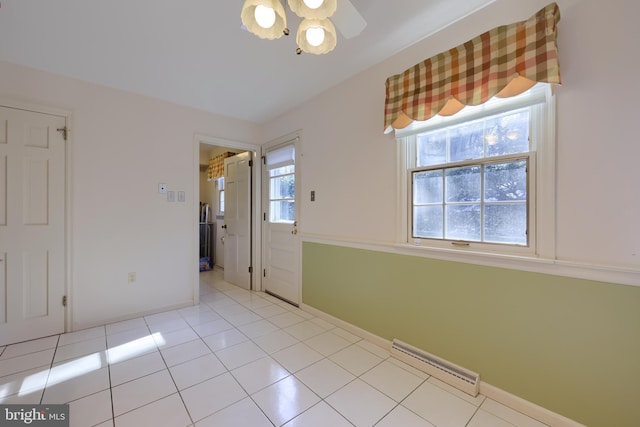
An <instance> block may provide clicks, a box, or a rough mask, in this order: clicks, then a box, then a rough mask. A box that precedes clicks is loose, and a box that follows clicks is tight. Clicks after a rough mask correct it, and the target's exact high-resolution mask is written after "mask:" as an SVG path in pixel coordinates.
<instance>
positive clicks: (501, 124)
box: [485, 109, 529, 157]
mask: <svg viewBox="0 0 640 427" xmlns="http://www.w3.org/2000/svg"><path fill="white" fill-rule="evenodd" d="M485 140H486V141H487V157H490V156H502V155H504V154H513V153H525V152H527V151H529V110H528V109H526V110H519V111H516V112H510V113H506V114H501V115H499V116H494V117H491V118H489V119H488V120H487V127H486V131H485Z"/></svg>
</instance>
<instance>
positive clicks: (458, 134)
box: [449, 120, 484, 162]
mask: <svg viewBox="0 0 640 427" xmlns="http://www.w3.org/2000/svg"><path fill="white" fill-rule="evenodd" d="M483 134H484V132H483V121H482V120H476V121H474V122H470V123H466V124H464V125H460V126H455V127H453V128H450V131H449V139H450V143H449V150H450V153H449V161H450V162H459V161H461V160H467V159H478V158H481V157H484V140H483V136H484V135H483Z"/></svg>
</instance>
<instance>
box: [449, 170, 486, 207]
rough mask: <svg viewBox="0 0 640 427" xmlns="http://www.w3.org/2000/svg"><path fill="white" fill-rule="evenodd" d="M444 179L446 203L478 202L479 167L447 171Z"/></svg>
mask: <svg viewBox="0 0 640 427" xmlns="http://www.w3.org/2000/svg"><path fill="white" fill-rule="evenodd" d="M445 177H446V178H445V180H446V182H445V191H446V201H447V202H479V201H480V185H481V183H480V181H481V180H480V166H467V167H463V168H451V169H447V170H446V172H445Z"/></svg>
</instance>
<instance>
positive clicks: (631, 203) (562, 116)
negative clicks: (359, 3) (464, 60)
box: [265, 0, 640, 269]
mask: <svg viewBox="0 0 640 427" xmlns="http://www.w3.org/2000/svg"><path fill="white" fill-rule="evenodd" d="M547 3H548V1H547V0H535V1H533V0H532V1H526V2H525V1H513V0H497V1H496V2H494V3H493V4H491V5H490V6H488V7H487V8H485V9H483V10H482V11H480V12H478V13H476V14H473V15H471V16H468V17H467V18H465V19H463V20H461V21H459V22H458V23H455V24H453V25H451V26H449V27H448V28H445V29H443V30H442V31H440V32H438V33H436V34H434V35H433V36H431V37H429V38H427V39H425V40H423V41H421V42H419V43H416V44H415V45H413V46H411V47H409V48H407V49H406V50H404V51H402V52H400V53H398V54H397V55H396V56H394V57H392V58H390V59H388V60H386V61H384V62H382V63H380V64H379V65H377V66H375V67H373V68H371V69H369V70H368V71H366V72H364V73H362V74H360V75H357V76H355V77H354V78H352V79H350V80H348V81H347V82H345V83H343V84H341V85H339V86H336V87H334V88H333V89H331V90H329V91H327V92H325V93H324V94H323V95H321V96H319V97H317V98H315V99H313V100H311V101H309V102H307V103H306V104H305V105H303V106H299V107H296V108H295V109H294V110H292V111H291V112H289V113H287V114H285V115H283V116H282V117H280V118H279V119H277V120H274V121H273V122H272V123H269V124H268V125H267V126H266V129H265V133H266V140H270V139H274V138H276V137H278V136H280V135H284V134H286V133H288V132H291V131H293V130H295V129H303V141H302V144H303V151H304V156H303V160H302V165H301V166H302V222H301V227H302V232H303V233H304V234H306V235H308V234H316V235H321V236H326V237H331V238H339V239H345V238H346V239H350V238H351V239H356V240H364V241H383V242H393V241H395V239H396V224H397V218H396V216H397V213H396V205H397V203H398V199H397V190H396V142H395V140H394V138H393V136H389V135H383V133H382V131H383V114H384V98H385V86H384V84H385V80H386V78H387V77H388V76H390V75H393V74H397V73H400V72H402V71H404V70H405V69H406V68H408V67H410V66H412V65H414V64H416V63H417V62H419V61H421V60H423V59H425V58H428V57H430V56H432V55H435V54H437V53H439V52H442V51H444V50H447V49H449V48H451V47H453V46H455V45H457V44H460V43H463V42H465V41H467V40H469V39H470V38H472V37H474V36H476V35H478V34H480V33H482V32H484V31H487V30H489V29H491V28H493V27H495V26H498V25H502V24H508V23H512V22H515V21H519V20H523V19H526V18H528V17H529V16H530V15H532V14H533V13H535V12H536V11H537V10H539V9H540V8H542V7H544V6H545V5H546V4H547ZM557 3H558V5H559V6H560V10H561V15H562V18H561V20H560V23H559V30H558V31H559V49H560V63H561V72H562V78H563V85H562V87H560V88H558V90H557V100H558V101H557V102H558V104H557V106H558V129H557V133H558V139H557V145H558V158H557V170H558V179H557V199H558V202H557V256H558V258H559V259H563V260H567V261H577V262H584V263H593V264H603V265H608V266H623V267H631V268H635V269H637V268H640V221H638V220H637V218H640V198H638V197H637V189H636V182H637V165H636V161H637V158H638V157H639V156H640V145H639V144H637V139H638V138H637V135H638V131H637V126H636V125H635V122H636V121H637V119H635V117H634V115H635V112H637V110H638V108H637V99H638V98H639V97H640V85H638V84H637V79H636V77H635V75H634V74H633V72H632V70H635V69H637V68H638V67H640V57H639V55H638V54H637V52H638V49H637V46H636V41H637V40H639V39H640V27H639V26H638V25H637V24H636V23H634V22H632V19H635V17H637V16H639V15H640V3H638V2H631V1H625V0H612V1H609V2H606V3H602V2H601V1H598V0H558V1H557ZM318 61H319V62H320V61H321V59H319V60H318ZM328 165H330V167H327V166H328ZM328 170H330V171H331V173H327V171H328ZM311 190H315V191H316V196H317V201H316V202H313V203H312V202H310V201H309V192H310V191H311Z"/></svg>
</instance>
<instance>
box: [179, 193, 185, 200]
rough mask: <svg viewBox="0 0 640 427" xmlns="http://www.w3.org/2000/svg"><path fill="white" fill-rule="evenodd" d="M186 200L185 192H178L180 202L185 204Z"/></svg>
mask: <svg viewBox="0 0 640 427" xmlns="http://www.w3.org/2000/svg"><path fill="white" fill-rule="evenodd" d="M184 198H185V195H184V191H178V201H179V202H184Z"/></svg>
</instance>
